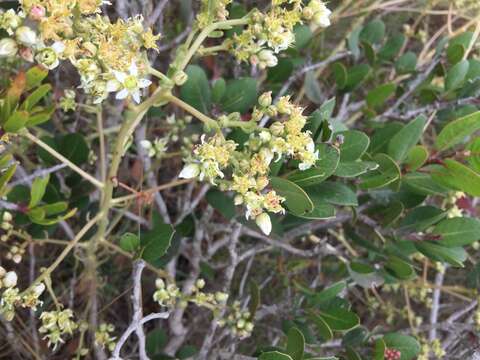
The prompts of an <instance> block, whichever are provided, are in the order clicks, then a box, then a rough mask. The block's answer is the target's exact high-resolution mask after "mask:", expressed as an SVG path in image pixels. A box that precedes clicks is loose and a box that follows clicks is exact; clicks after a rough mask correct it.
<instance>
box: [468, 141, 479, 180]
mask: <svg viewBox="0 0 480 360" xmlns="http://www.w3.org/2000/svg"><path fill="white" fill-rule="evenodd" d="M467 151H469V155H468V157H467V160H468V164H469V165H470V167H471V168H472V169H473V170H475V172H477V173H480V137H478V138H476V139H475V140H473V141H472V142H471V143H470V144H469V145H468V146H467Z"/></svg>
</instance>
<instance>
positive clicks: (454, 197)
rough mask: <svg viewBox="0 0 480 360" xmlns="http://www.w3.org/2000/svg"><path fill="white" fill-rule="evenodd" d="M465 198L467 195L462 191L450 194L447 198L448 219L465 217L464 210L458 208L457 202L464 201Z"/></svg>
mask: <svg viewBox="0 0 480 360" xmlns="http://www.w3.org/2000/svg"><path fill="white" fill-rule="evenodd" d="M464 197H465V193H463V192H461V191H455V192H452V193H450V194H449V196H448V197H447V199H446V200H447V206H448V210H447V217H448V218H454V217H462V216H463V210H462V209H461V208H459V207H458V205H457V202H458V200H460V199H462V198H464Z"/></svg>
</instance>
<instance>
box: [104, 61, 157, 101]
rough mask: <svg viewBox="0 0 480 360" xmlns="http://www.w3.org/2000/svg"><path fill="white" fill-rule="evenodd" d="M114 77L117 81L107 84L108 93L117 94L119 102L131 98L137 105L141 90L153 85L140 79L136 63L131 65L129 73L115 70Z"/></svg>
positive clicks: (146, 80)
mask: <svg viewBox="0 0 480 360" xmlns="http://www.w3.org/2000/svg"><path fill="white" fill-rule="evenodd" d="M113 75H114V76H115V79H113V80H110V81H108V82H107V91H108V92H117V95H116V96H115V98H116V99H118V100H123V99H126V98H127V97H128V96H131V97H132V98H133V100H134V101H135V102H136V103H137V104H138V103H140V95H141V92H140V90H141V89H145V88H147V87H149V86H150V84H151V83H152V82H151V81H150V80H148V79H139V78H138V68H137V65H136V64H135V62H132V64H131V65H130V68H129V69H128V73H124V72H121V71H116V70H113Z"/></svg>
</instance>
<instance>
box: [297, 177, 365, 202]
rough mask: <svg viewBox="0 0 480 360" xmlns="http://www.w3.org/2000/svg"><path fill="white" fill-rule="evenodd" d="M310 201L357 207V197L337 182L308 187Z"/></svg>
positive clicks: (349, 189) (348, 188)
mask: <svg viewBox="0 0 480 360" xmlns="http://www.w3.org/2000/svg"><path fill="white" fill-rule="evenodd" d="M306 191H307V194H308V195H309V196H310V198H311V199H316V200H318V201H319V202H328V203H331V204H335V205H342V206H358V200H357V195H356V194H355V192H354V191H353V190H352V189H351V188H350V187H348V186H347V185H345V184H342V183H341V182H338V181H325V182H323V183H321V184H317V185H313V186H310V187H308V189H307V190H306Z"/></svg>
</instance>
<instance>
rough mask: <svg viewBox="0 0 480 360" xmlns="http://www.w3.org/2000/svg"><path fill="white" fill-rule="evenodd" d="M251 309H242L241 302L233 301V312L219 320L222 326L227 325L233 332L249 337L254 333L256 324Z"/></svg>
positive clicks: (236, 334)
mask: <svg viewBox="0 0 480 360" xmlns="http://www.w3.org/2000/svg"><path fill="white" fill-rule="evenodd" d="M251 317H252V316H251V314H250V312H249V311H242V310H241V308H240V302H238V301H235V302H234V303H233V306H232V309H231V313H230V314H229V315H228V316H226V317H225V319H221V320H219V321H218V325H219V326H221V327H225V326H227V327H228V328H229V330H230V331H231V333H232V334H233V335H235V336H237V337H239V338H241V339H244V338H247V337H249V336H250V335H251V334H252V331H253V328H254V324H253V322H252V319H251Z"/></svg>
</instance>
